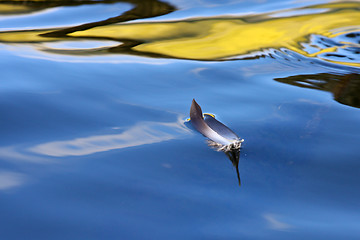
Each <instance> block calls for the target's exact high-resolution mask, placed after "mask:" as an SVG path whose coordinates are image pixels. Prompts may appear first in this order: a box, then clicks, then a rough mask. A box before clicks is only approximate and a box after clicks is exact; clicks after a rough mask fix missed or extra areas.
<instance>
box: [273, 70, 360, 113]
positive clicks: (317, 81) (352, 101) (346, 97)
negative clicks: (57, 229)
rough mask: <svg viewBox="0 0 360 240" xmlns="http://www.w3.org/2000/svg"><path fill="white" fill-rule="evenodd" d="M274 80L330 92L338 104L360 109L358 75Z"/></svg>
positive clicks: (359, 76) (318, 75)
mask: <svg viewBox="0 0 360 240" xmlns="http://www.w3.org/2000/svg"><path fill="white" fill-rule="evenodd" d="M274 80H276V81H278V82H282V83H286V84H291V85H294V86H297V87H303V88H311V89H316V90H322V91H328V92H331V93H332V94H333V96H334V99H335V100H336V101H338V102H339V103H342V104H346V105H349V106H352V107H357V108H360V75H359V74H355V73H350V74H345V75H343V74H331V73H319V74H309V75H297V76H289V77H286V78H275V79H274Z"/></svg>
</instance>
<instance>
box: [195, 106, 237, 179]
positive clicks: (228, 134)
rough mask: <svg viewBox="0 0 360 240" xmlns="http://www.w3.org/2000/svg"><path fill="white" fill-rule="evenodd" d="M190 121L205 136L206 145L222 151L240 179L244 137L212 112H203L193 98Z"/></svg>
mask: <svg viewBox="0 0 360 240" xmlns="http://www.w3.org/2000/svg"><path fill="white" fill-rule="evenodd" d="M190 121H191V124H192V125H193V126H194V128H195V129H196V130H197V131H199V132H200V133H201V134H202V135H203V136H205V137H207V138H208V139H209V140H208V145H209V146H211V147H213V148H215V149H216V150H217V151H223V152H224V153H225V154H226V155H227V156H228V157H229V159H230V160H231V162H232V163H233V165H234V166H235V167H236V172H237V176H238V180H239V185H240V184H241V181H240V174H239V167H238V166H239V156H240V148H241V143H242V142H243V141H244V139H241V138H239V137H238V136H237V135H236V133H234V132H233V131H232V130H231V129H230V128H228V127H227V126H225V125H224V124H223V123H221V122H219V121H218V120H216V119H215V117H214V116H213V115H212V114H203V113H202V110H201V107H200V106H199V104H197V102H196V101H195V99H193V101H192V104H191V108H190Z"/></svg>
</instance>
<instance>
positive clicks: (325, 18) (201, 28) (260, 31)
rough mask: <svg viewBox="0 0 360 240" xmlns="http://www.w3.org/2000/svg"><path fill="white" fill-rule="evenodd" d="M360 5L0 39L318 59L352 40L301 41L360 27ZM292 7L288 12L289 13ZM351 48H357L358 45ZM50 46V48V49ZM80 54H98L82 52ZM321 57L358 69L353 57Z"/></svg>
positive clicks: (158, 52) (159, 53) (189, 54)
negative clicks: (321, 45)
mask: <svg viewBox="0 0 360 240" xmlns="http://www.w3.org/2000/svg"><path fill="white" fill-rule="evenodd" d="M319 9H322V10H323V11H319ZM359 9H360V3H359V2H349V3H331V4H322V5H315V6H311V7H305V8H301V9H298V10H302V12H308V14H307V15H296V16H287V14H286V13H285V14H284V12H283V11H282V12H281V13H282V15H283V16H285V17H270V16H274V13H268V14H259V15H249V16H241V17H223V18H202V19H188V20H183V21H177V22H151V23H132V24H131V23H127V24H124V23H122V24H110V22H109V24H106V23H104V21H102V22H101V24H99V25H98V26H97V25H96V24H92V25H91V27H88V28H84V27H83V26H79V27H78V28H77V27H73V28H71V29H70V30H69V31H68V32H66V34H60V32H61V31H60V32H59V29H49V30H39V31H18V32H2V33H0V41H2V42H16V43H33V42H37V43H40V42H41V43H45V42H49V41H56V40H57V41H61V40H64V39H66V40H67V41H69V40H70V41H76V40H77V39H83V38H87V39H89V38H90V39H92V38H96V39H97V40H99V39H104V40H105V39H106V40H113V41H118V42H119V46H117V47H111V48H110V47H109V48H106V49H105V50H107V53H115V54H119V53H126V54H136V55H147V56H153V57H154V56H155V57H171V58H180V59H193V60H224V59H228V58H231V57H235V56H240V57H241V56H246V55H248V54H254V53H255V52H258V51H262V50H266V49H273V48H274V49H279V48H284V47H285V48H288V49H290V50H292V51H295V52H297V53H300V54H302V55H304V56H307V57H316V58H321V57H320V56H319V55H320V54H323V53H334V52H337V51H338V49H339V48H346V47H354V43H341V44H342V45H341V46H330V47H328V48H325V49H318V50H317V51H315V52H312V53H309V52H307V51H305V50H304V48H303V45H302V44H303V43H308V42H309V38H310V36H311V35H314V34H316V35H322V36H325V37H327V38H334V37H336V36H338V35H339V34H341V33H345V32H346V31H347V30H346V29H347V28H350V27H351V28H352V29H353V30H354V29H357V30H359V29H360V11H359ZM292 11H294V9H291V10H289V12H292ZM340 28H342V29H343V30H342V32H340V33H339V32H335V31H336V30H337V29H340ZM60 30H61V29H60ZM44 33H48V34H44ZM41 34H43V35H41ZM49 36H50V37H49ZM355 45H356V44H355ZM355 47H359V44H357V45H356V46H355ZM49 49H50V50H51V47H49ZM49 49H47V51H49ZM66 54H71V52H69V51H68V52H66ZM76 54H77V55H78V53H76ZM81 54H83V55H86V54H92V55H93V54H96V53H94V52H93V51H89V52H86V51H82V52H81ZM98 54H104V51H101V52H99V53H98ZM321 59H322V58H321ZM323 60H326V61H330V62H334V63H337V64H343V65H351V66H355V67H360V63H359V62H357V61H352V62H351V61H342V60H341V59H340V60H339V61H338V60H337V59H335V60H334V59H323Z"/></svg>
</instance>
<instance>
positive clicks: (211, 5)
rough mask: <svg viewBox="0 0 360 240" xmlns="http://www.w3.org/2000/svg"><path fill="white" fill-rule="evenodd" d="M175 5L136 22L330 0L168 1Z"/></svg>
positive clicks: (264, 10) (283, 7)
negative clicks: (156, 14)
mask: <svg viewBox="0 0 360 240" xmlns="http://www.w3.org/2000/svg"><path fill="white" fill-rule="evenodd" d="M168 2H169V3H170V4H173V5H175V6H176V7H177V8H178V10H177V11H174V12H172V13H170V14H166V15H163V16H159V17H155V18H151V19H143V20H141V19H140V20H136V22H144V21H146V22H148V21H164V20H179V19H184V18H192V17H196V18H201V17H213V16H224V15H227V16H228V15H244V14H260V13H267V12H272V11H275V10H276V11H281V10H286V9H293V8H298V7H304V6H309V5H315V4H319V3H324V2H328V1H325V0H316V1H315V0H314V1H295V2H294V1H292V0H277V1H267V0H257V1H230V0H229V1H225V2H223V1H221V4H220V3H219V1H206V0H204V1H203V0H197V1H186V0H172V1H168Z"/></svg>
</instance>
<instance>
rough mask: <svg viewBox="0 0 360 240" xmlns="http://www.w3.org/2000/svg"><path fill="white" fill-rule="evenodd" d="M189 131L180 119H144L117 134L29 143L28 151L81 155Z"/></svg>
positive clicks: (52, 154) (159, 139) (161, 139)
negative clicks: (173, 121)
mask: <svg viewBox="0 0 360 240" xmlns="http://www.w3.org/2000/svg"><path fill="white" fill-rule="evenodd" d="M185 132H188V130H187V129H186V127H185V126H183V124H182V123H181V122H175V123H158V122H143V123H138V124H136V125H135V126H133V127H131V128H129V129H128V130H125V131H124V132H122V133H120V134H111V135H100V136H89V137H84V138H76V139H71V140H66V141H52V142H48V143H43V144H39V145H36V146H34V147H30V148H29V150H30V151H31V152H35V153H38V154H42V155H48V156H53V157H64V156H82V155H88V154H92V153H97V152H104V151H109V150H113V149H121V148H127V147H134V146H141V145H144V144H152V143H158V142H163V141H167V140H171V139H175V138H177V137H179V136H181V135H183V134H184V133H185Z"/></svg>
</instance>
